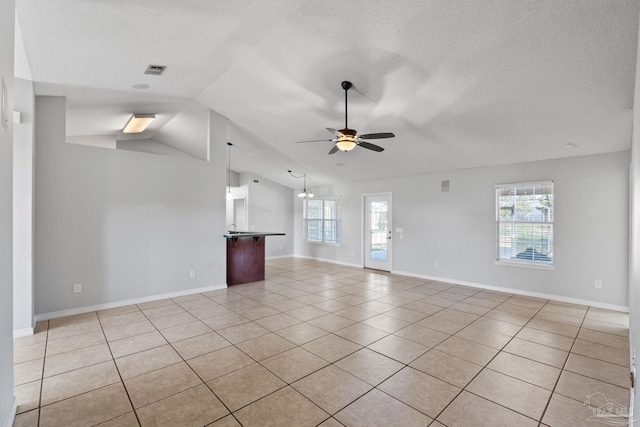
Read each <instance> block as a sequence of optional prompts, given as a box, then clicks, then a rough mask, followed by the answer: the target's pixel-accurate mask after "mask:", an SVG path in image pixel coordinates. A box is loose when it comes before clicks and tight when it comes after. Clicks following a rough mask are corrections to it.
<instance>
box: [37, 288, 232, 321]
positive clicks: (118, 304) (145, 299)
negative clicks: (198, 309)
mask: <svg viewBox="0 0 640 427" xmlns="http://www.w3.org/2000/svg"><path fill="white" fill-rule="evenodd" d="M226 287H227V285H226V283H225V284H223V285H213V286H205V287H203V288H196V289H187V290H184V291H177V292H168V293H166V294H158V295H150V296H147V297H141V298H133V299H128V300H123V301H115V302H109V303H106V304H97V305H90V306H86V307H78V308H71V309H68V310H61V311H53V312H51V313H42V314H36V321H40V320H49V319H55V318H57V317H65V316H72V315H74V314H82V313H89V312H92V311H98V310H107V309H109V308H116V307H123V306H125V305H131V304H142V303H144V302H150V301H157V300H160V299H165V298H177V297H181V296H185V295H192V294H200V293H202V292H209V291H217V290H218V289H225V288H226Z"/></svg>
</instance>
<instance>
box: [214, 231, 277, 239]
mask: <svg viewBox="0 0 640 427" xmlns="http://www.w3.org/2000/svg"><path fill="white" fill-rule="evenodd" d="M260 236H286V234H284V233H269V232H263V231H231V232H229V233H227V234H224V235H223V237H224V238H225V239H237V238H238V237H260Z"/></svg>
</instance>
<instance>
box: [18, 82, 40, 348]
mask: <svg viewBox="0 0 640 427" xmlns="http://www.w3.org/2000/svg"><path fill="white" fill-rule="evenodd" d="M14 83H15V103H14V108H15V110H16V111H19V112H20V123H15V124H14V128H13V330H14V334H17V335H27V334H29V333H32V332H33V326H34V325H33V320H34V317H33V316H34V313H33V195H34V194H33V181H34V176H33V170H34V156H33V154H34V127H35V119H34V115H35V95H34V92H33V83H32V82H31V81H28V80H23V79H15V82H14Z"/></svg>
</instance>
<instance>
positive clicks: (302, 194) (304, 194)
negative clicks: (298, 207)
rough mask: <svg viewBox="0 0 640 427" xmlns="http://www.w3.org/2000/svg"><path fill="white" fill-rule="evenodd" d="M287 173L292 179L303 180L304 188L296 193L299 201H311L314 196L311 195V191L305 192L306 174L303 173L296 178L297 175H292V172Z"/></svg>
mask: <svg viewBox="0 0 640 427" xmlns="http://www.w3.org/2000/svg"><path fill="white" fill-rule="evenodd" d="M287 172H289V175H291V176H292V177H294V178H301V179H304V187H303V189H302V191H300V192H299V193H298V197H299V198H300V199H304V198H309V199H312V198H314V197H315V195H314V194H313V191H311V189H309V190H307V174H306V173H303V174H302V175H300V176H297V175H294V174H293V172H291V171H290V170H289V171H287Z"/></svg>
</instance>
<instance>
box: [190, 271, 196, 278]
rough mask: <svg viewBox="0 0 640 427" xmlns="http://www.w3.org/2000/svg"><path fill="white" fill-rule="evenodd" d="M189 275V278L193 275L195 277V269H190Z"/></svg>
mask: <svg viewBox="0 0 640 427" xmlns="http://www.w3.org/2000/svg"><path fill="white" fill-rule="evenodd" d="M189 277H190V278H191V279H193V278H194V277H196V271H195V270H191V271H189Z"/></svg>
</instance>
